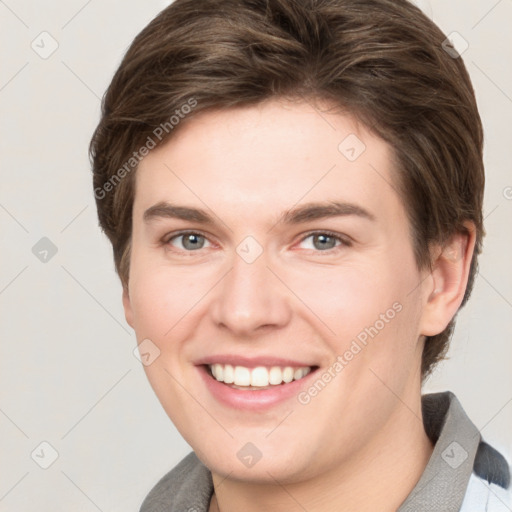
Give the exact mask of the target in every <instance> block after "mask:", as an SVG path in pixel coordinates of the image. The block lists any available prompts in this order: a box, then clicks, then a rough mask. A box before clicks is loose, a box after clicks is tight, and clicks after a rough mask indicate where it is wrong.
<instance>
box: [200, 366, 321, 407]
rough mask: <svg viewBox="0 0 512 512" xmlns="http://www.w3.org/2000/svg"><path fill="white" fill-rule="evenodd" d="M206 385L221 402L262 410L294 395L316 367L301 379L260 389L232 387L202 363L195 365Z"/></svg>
mask: <svg viewBox="0 0 512 512" xmlns="http://www.w3.org/2000/svg"><path fill="white" fill-rule="evenodd" d="M197 368H198V370H199V373H200V374H201V377H202V379H203V380H204V382H205V384H206V387H207V388H208V389H209V391H210V393H211V394H212V395H213V396H214V397H215V398H216V399H217V400H218V401H219V402H221V403H223V404H225V405H228V406H230V407H233V408H234V409H246V410H252V411H262V410H265V409H269V408H270V407H272V406H275V405H277V404H280V403H281V402H284V401H286V400H289V399H290V398H292V397H296V396H297V395H298V394H299V392H300V391H301V390H302V388H304V387H305V386H306V385H307V384H308V383H309V381H310V380H311V376H312V375H314V374H316V371H317V369H315V370H312V371H311V372H309V373H308V374H307V375H306V376H305V377H302V379H299V380H294V381H292V382H289V383H288V384H281V385H279V386H274V387H272V388H268V389H261V390H257V389H255V390H250V389H248V390H242V389H236V388H232V387H230V386H228V385H226V384H223V383H222V382H219V381H218V380H215V379H214V378H213V377H212V376H211V375H210V374H209V372H208V368H207V367H206V366H204V365H201V366H198V367H197Z"/></svg>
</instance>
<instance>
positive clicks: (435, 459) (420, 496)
mask: <svg viewBox="0 0 512 512" xmlns="http://www.w3.org/2000/svg"><path fill="white" fill-rule="evenodd" d="M422 409H423V423H424V426H425V432H426V433H427V435H428V437H429V438H430V440H431V441H432V442H433V443H435V446H434V451H433V452H432V455H431V456H430V459H429V461H428V464H427V466H426V467H425V470H424V471H423V474H422V475H421V478H420V479H419V481H418V483H417V484H416V485H415V487H414V489H413V490H412V491H411V493H410V494H409V496H408V497H407V498H406V500H405V501H404V503H402V505H401V506H400V508H399V509H398V511H397V512H419V511H421V512H438V511H439V510H443V512H451V511H454V512H457V511H458V510H460V508H461V506H462V502H463V501H464V495H465V494H466V488H467V486H468V482H469V478H470V476H471V473H472V471H473V463H474V460H475V456H476V453H477V450H478V445H479V444H480V440H481V437H480V432H479V431H478V429H477V428H476V427H475V425H474V424H473V423H472V421H471V420H470V419H469V418H468V417H467V415H466V413H465V412H464V409H462V406H461V404H460V402H459V401H458V400H457V397H456V396H455V395H454V394H453V393H451V392H450V391H446V392H444V393H433V394H429V395H423V396H422Z"/></svg>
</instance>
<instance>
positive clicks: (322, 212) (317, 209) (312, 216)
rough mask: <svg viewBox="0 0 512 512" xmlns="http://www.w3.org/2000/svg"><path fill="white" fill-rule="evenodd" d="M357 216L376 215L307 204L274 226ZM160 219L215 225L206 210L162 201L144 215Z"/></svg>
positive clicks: (348, 205) (146, 218) (338, 204)
mask: <svg viewBox="0 0 512 512" xmlns="http://www.w3.org/2000/svg"><path fill="white" fill-rule="evenodd" d="M351 215H353V216H357V217H361V218H363V219H367V220H370V221H375V220H376V218H375V215H373V214H372V213H370V212H369V211H368V210H366V209H364V208H362V207H361V206H359V205H356V204H353V203H345V202H339V201H330V202H328V203H306V204H304V205H301V206H297V207H295V208H291V209H289V210H286V211H285V212H283V213H282V214H281V215H280V216H279V217H278V219H277V221H276V222H275V224H274V225H277V224H285V225H294V224H302V223H306V222H310V221H313V220H319V219H325V218H331V217H343V216H351ZM158 218H166V219H169V218H172V219H181V220H186V221H189V222H197V223H199V224H205V225H214V224H215V219H214V217H213V216H212V215H210V214H209V213H208V212H207V211H206V210H202V209H200V208H191V207H187V206H179V205H175V204H171V203H169V202H166V201H161V202H159V203H157V204H155V205H153V206H151V207H149V208H148V209H147V210H146V211H145V212H144V215H143V219H144V222H146V223H149V222H151V221H153V220H155V219H158Z"/></svg>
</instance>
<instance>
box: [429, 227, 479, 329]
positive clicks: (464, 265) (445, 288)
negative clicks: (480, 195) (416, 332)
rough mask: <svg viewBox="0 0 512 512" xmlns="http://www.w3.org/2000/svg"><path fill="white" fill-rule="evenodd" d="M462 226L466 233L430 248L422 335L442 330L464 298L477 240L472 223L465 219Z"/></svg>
mask: <svg viewBox="0 0 512 512" xmlns="http://www.w3.org/2000/svg"><path fill="white" fill-rule="evenodd" d="M464 226H465V228H466V230H467V232H466V233H456V234H454V235H453V236H452V237H451V238H450V240H448V242H447V243H446V244H445V245H444V246H443V247H439V246H436V247H435V248H434V250H433V258H434V260H433V262H432V271H431V272H430V274H429V276H428V277H427V278H426V279H425V280H424V282H423V288H424V298H425V306H424V308H423V312H422V317H421V323H420V333H421V334H423V335H425V336H435V335H436V334H439V333H440V332H442V331H443V330H444V329H445V328H446V326H447V325H448V324H449V323H450V321H451V320H452V318H453V317H454V316H455V315H456V313H457V311H458V309H459V307H460V304H461V302H462V299H463V298H464V293H465V291H466V286H467V283H468V276H469V270H470V267H471V259H472V257H473V251H474V249H475V240H476V230H475V225H474V224H473V223H472V222H469V221H468V222H465V223H464Z"/></svg>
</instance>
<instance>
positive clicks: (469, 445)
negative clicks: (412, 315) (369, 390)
mask: <svg viewBox="0 0 512 512" xmlns="http://www.w3.org/2000/svg"><path fill="white" fill-rule="evenodd" d="M422 411H423V423H424V426H425V432H426V433H427V435H428V437H429V438H430V439H431V440H432V442H433V443H434V451H433V453H432V455H431V457H430V459H429V462H428V464H427V466H426V467H425V470H424V471H423V474H422V476H421V478H420V479H419V481H418V482H417V484H416V486H415V487H414V489H413V490H412V491H411V493H410V494H409V496H408V497H407V499H406V500H405V501H404V503H403V504H402V505H401V506H400V508H399V509H398V511H397V512H440V511H442V512H452V511H453V512H458V511H466V510H467V511H468V512H469V511H470V512H480V510H481V511H482V512H494V511H496V512H501V511H502V510H503V511H512V508H509V506H508V505H507V500H509V499H510V489H511V487H510V466H509V464H508V463H507V461H506V460H505V458H504V457H503V456H502V455H501V454H500V453H499V452H498V451H496V450H495V449H494V448H492V447H491V446H489V445H488V444H487V443H485V442H484V441H483V440H482V438H481V436H480V432H479V431H478V429H477V428H476V427H475V425H474V424H473V423H472V422H471V420H470V419H469V418H468V417H467V415H466V413H465V412H464V410H463V409H462V406H461V405H460V403H459V401H458V400H457V398H456V397H455V395H454V394H453V393H451V392H450V391H446V392H444V393H432V394H428V395H423V396H422ZM212 494H213V481H212V476H211V473H210V471H209V469H208V468H207V467H206V466H205V465H204V464H203V463H202V462H201V461H200V460H199V459H198V458H197V456H196V454H195V453H194V452H191V453H190V454H189V455H187V456H186V457H185V458H184V459H183V460H182V461H181V462H180V463H179V464H178V465H177V466H176V467H174V468H173V469H172V470H171V471H170V472H169V473H167V474H166V475H165V476H163V477H162V478H161V480H160V481H159V482H158V483H157V484H156V485H155V486H154V487H153V489H152V490H151V492H150V493H149V494H148V495H147V497H146V499H145V500H144V502H143V503H142V506H141V509H140V512H207V511H208V508H209V504H210V499H211V497H212ZM477 502H478V503H477ZM493 503H494V505H493Z"/></svg>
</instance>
